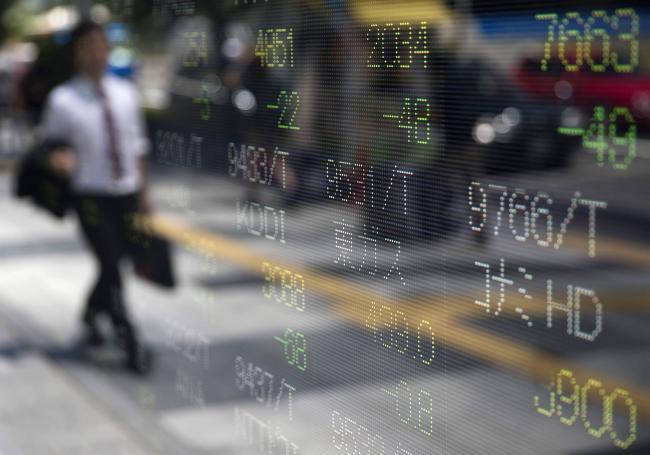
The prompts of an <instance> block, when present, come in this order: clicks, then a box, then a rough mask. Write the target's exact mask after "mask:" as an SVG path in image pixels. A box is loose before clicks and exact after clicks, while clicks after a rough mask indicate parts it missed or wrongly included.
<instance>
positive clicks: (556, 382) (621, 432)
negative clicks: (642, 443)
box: [533, 369, 637, 449]
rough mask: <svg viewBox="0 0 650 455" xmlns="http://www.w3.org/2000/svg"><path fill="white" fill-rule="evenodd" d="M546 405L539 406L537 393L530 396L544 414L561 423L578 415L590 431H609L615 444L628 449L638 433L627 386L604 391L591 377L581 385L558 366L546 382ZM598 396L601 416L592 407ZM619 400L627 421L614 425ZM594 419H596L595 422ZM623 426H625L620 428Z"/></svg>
mask: <svg viewBox="0 0 650 455" xmlns="http://www.w3.org/2000/svg"><path fill="white" fill-rule="evenodd" d="M548 388H549V398H548V406H547V407H544V406H542V405H541V404H540V403H541V400H540V397H539V395H535V396H534V397H533V404H534V406H535V408H536V409H537V412H539V413H540V414H542V415H545V416H546V417H553V416H557V417H559V419H560V422H562V423H563V424H564V425H567V426H572V425H573V424H574V423H576V422H577V421H578V418H580V420H581V421H582V423H583V424H584V427H585V429H586V430H587V433H589V435H591V436H593V437H595V438H602V437H603V436H605V435H609V437H610V438H611V440H612V442H613V443H614V445H615V446H616V447H619V448H621V449H627V448H628V447H630V446H631V445H632V443H633V442H634V441H635V440H636V437H637V406H636V404H635V403H634V400H633V399H632V397H631V396H630V393H629V392H628V391H627V390H624V389H621V388H618V387H617V388H615V389H614V391H613V392H611V393H607V391H606V390H605V388H604V387H603V384H602V382H601V381H598V380H596V379H593V378H590V379H588V380H587V382H586V384H583V385H580V384H579V383H578V381H577V380H576V378H575V376H574V374H573V372H572V371H570V370H567V369H562V370H560V371H559V372H558V373H557V374H556V375H555V377H553V378H551V383H550V385H549V387H548ZM598 400H600V404H599V405H600V409H601V411H600V416H596V415H594V414H595V412H594V411H595V409H594V408H591V409H590V406H593V407H596V406H598V404H597V401H598ZM616 404H619V406H620V407H621V409H622V410H623V409H624V413H625V414H627V415H626V417H627V422H625V425H623V422H619V425H616V422H615V418H614V417H615V416H614V407H615V405H616ZM596 419H598V420H599V422H598V423H596ZM621 427H626V428H621Z"/></svg>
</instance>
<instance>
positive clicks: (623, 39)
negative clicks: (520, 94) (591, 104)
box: [535, 8, 640, 73]
mask: <svg viewBox="0 0 650 455" xmlns="http://www.w3.org/2000/svg"><path fill="white" fill-rule="evenodd" d="M535 19H537V20H539V21H548V23H549V24H548V34H547V37H546V42H545V43H544V56H543V57H542V59H541V60H540V68H541V69H542V71H548V69H549V62H550V60H551V59H552V58H553V57H554V53H555V55H556V56H557V58H558V59H559V60H560V62H561V63H562V66H563V68H564V70H565V71H568V72H576V71H580V70H581V69H583V68H584V66H585V63H586V65H587V67H588V68H589V70H591V71H593V72H596V73H602V72H604V71H605V70H607V68H609V67H611V68H613V69H614V71H615V72H617V73H631V72H633V71H634V69H635V68H636V67H637V66H639V28H640V27H639V22H640V21H639V16H638V15H637V14H636V12H635V11H634V9H632V8H619V9H616V10H615V11H614V14H613V15H610V14H608V13H607V12H606V11H604V10H595V11H592V12H591V15H590V16H589V17H587V18H583V17H582V16H581V15H580V13H578V12H576V11H572V12H568V13H566V14H565V15H564V18H562V19H559V17H558V15H557V13H543V14H537V15H536V16H535ZM611 34H613V35H614V40H616V41H618V43H620V44H619V45H618V46H619V47H621V48H622V47H623V46H626V47H627V50H626V52H625V53H626V54H627V56H623V55H622V53H619V48H618V47H617V46H612V37H611V36H610V35H611ZM571 43H573V46H575V53H574V54H573V53H572V52H570V51H569V50H568V45H570V44H571ZM596 45H598V46H599V47H600V50H601V51H600V53H598V52H596V51H595V50H594V48H595V46H596Z"/></svg>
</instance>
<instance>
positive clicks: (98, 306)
mask: <svg viewBox="0 0 650 455" xmlns="http://www.w3.org/2000/svg"><path fill="white" fill-rule="evenodd" d="M71 45H72V52H73V54H74V55H73V56H74V62H75V69H76V74H75V76H74V77H73V78H72V79H70V80H69V81H67V82H65V83H64V84H62V85H60V86H58V87H56V88H55V89H54V90H53V91H52V93H51V94H50V96H49V98H48V101H47V104H46V107H45V111H44V115H43V121H42V124H41V128H40V133H41V135H42V137H43V139H50V140H59V141H62V142H64V143H67V144H69V146H70V147H69V148H61V149H57V150H56V151H55V152H54V153H52V155H51V159H50V164H51V166H52V167H53V168H54V169H55V170H56V171H57V172H60V173H62V174H65V175H68V176H69V177H70V181H71V188H72V193H73V200H74V208H75V211H76V212H77V215H78V218H79V221H80V224H81V231H82V232H83V236H84V238H85V240H86V243H87V244H88V246H89V247H90V249H91V251H92V253H93V254H94V257H95V259H96V260H97V264H98V269H99V274H98V277H97V281H96V283H95V285H94V287H93V288H92V291H91V292H90V295H89V296H88V300H87V304H86V308H85V311H84V314H83V318H82V320H83V324H84V327H85V331H86V333H87V339H88V342H89V343H90V344H92V345H100V344H102V343H103V342H104V338H103V335H102V333H101V331H100V330H99V325H98V317H99V316H100V315H102V314H104V315H108V316H109V317H110V319H111V322H112V325H113V328H114V329H115V333H116V335H117V338H118V341H119V342H120V344H121V345H122V346H123V347H124V349H125V353H126V362H127V366H128V367H129V368H131V369H132V370H134V371H136V372H138V373H144V372H146V371H147V370H148V369H149V367H150V364H151V353H150V352H149V351H148V350H146V349H144V348H143V347H142V345H141V344H140V343H139V341H138V336H137V333H136V329H135V327H134V325H133V324H132V323H131V321H130V319H129V315H128V312H127V308H126V305H125V302H124V296H123V290H122V287H123V286H122V278H121V274H120V268H119V267H120V260H121V258H122V257H123V256H124V254H125V253H126V252H127V247H128V240H127V239H128V230H129V222H130V221H131V220H132V218H133V214H135V213H142V212H147V211H148V210H149V207H148V202H147V201H148V200H147V191H146V175H145V169H146V168H145V155H146V154H147V152H148V149H149V142H148V140H147V138H146V135H145V131H144V124H143V119H142V116H141V112H140V108H139V105H138V95H137V92H136V89H135V87H134V86H133V85H132V84H131V83H130V82H128V81H125V80H122V79H119V78H117V77H114V76H111V75H108V74H107V73H106V67H107V61H108V55H109V50H110V49H109V43H108V40H107V38H106V35H105V32H104V30H103V28H102V27H101V26H100V25H99V24H96V23H94V22H90V21H83V22H81V23H80V24H79V25H78V26H77V27H76V29H75V30H74V31H73V33H72V38H71Z"/></svg>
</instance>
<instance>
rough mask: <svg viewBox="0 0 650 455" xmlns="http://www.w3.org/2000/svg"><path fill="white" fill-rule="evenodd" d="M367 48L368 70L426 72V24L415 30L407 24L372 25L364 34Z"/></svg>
mask: <svg viewBox="0 0 650 455" xmlns="http://www.w3.org/2000/svg"><path fill="white" fill-rule="evenodd" d="M366 39H367V41H368V42H369V44H370V47H371V48H370V54H369V56H368V68H400V69H410V68H413V67H415V65H416V64H417V63H418V62H417V60H419V61H420V63H421V64H422V68H427V65H428V59H429V31H428V28H427V23H426V22H420V24H419V27H418V28H416V29H415V30H414V29H413V27H412V26H411V24H410V23H409V22H399V23H387V24H372V25H371V26H370V28H368V31H367V33H366Z"/></svg>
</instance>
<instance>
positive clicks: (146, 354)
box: [126, 345, 154, 376]
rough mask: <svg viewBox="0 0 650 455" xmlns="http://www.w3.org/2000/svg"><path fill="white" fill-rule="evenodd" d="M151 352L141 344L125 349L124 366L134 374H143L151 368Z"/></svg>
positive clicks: (147, 372)
mask: <svg viewBox="0 0 650 455" xmlns="http://www.w3.org/2000/svg"><path fill="white" fill-rule="evenodd" d="M153 357H154V356H153V352H152V351H151V350H150V349H147V348H145V347H143V346H139V345H138V346H135V347H133V348H131V349H128V350H127V358H126V367H127V368H128V369H129V370H131V371H133V372H134V373H136V374H139V375H142V376H145V375H148V374H149V373H151V370H153Z"/></svg>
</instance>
